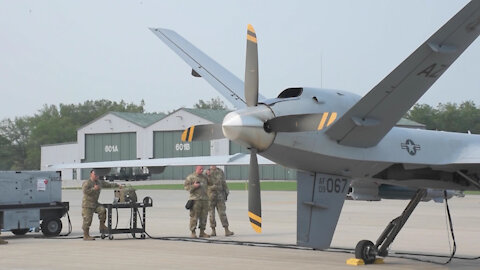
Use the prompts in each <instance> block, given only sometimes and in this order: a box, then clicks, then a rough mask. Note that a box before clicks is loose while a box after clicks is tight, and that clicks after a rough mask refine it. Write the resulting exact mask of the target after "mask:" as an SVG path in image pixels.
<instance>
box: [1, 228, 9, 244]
mask: <svg viewBox="0 0 480 270" xmlns="http://www.w3.org/2000/svg"><path fill="white" fill-rule="evenodd" d="M0 234H2V228H1V227H0ZM5 244H8V241H6V240H3V239H2V238H1V237H0V245H5Z"/></svg>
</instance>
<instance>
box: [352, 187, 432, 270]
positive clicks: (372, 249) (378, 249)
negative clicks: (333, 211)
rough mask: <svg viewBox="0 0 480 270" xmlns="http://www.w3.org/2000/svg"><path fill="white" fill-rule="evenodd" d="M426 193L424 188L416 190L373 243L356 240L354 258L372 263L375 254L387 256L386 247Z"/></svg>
mask: <svg viewBox="0 0 480 270" xmlns="http://www.w3.org/2000/svg"><path fill="white" fill-rule="evenodd" d="M426 193H427V190H426V189H419V190H417V192H416V193H415V195H414V196H413V198H412V199H411V200H410V202H409V203H408V205H407V207H406V208H405V210H403V213H402V214H401V215H400V216H399V217H397V218H395V219H393V220H392V221H390V223H389V224H388V225H387V227H386V228H385V230H384V231H383V232H382V234H381V235H380V237H379V238H378V240H377V242H376V243H375V245H374V244H373V243H372V241H369V240H361V241H360V242H358V244H357V246H356V247H355V258H357V259H362V260H363V262H364V263H365V264H372V263H374V262H375V259H376V257H377V256H381V257H387V256H388V248H389V247H390V245H391V244H392V242H393V240H394V239H395V237H396V236H397V235H398V233H399V232H400V230H401V229H402V228H403V225H405V223H406V222H407V220H408V218H409V217H410V215H411V214H412V212H413V210H415V208H416V207H417V205H418V203H419V202H420V200H421V199H422V198H423V197H424V196H425V194H426Z"/></svg>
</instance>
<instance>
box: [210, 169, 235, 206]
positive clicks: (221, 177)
mask: <svg viewBox="0 0 480 270" xmlns="http://www.w3.org/2000/svg"><path fill="white" fill-rule="evenodd" d="M209 178H210V181H211V185H210V186H208V197H209V198H210V200H222V201H225V200H226V199H227V196H228V194H229V193H230V191H229V190H228V186H227V182H226V181H225V174H224V173H223V171H222V170H221V169H219V168H216V169H215V170H213V171H212V170H210V177H209Z"/></svg>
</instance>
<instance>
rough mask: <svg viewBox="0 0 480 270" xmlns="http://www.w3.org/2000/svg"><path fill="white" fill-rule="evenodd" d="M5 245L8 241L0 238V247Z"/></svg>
mask: <svg viewBox="0 0 480 270" xmlns="http://www.w3.org/2000/svg"><path fill="white" fill-rule="evenodd" d="M5 244H8V241H6V240H3V239H2V238H0V245H5Z"/></svg>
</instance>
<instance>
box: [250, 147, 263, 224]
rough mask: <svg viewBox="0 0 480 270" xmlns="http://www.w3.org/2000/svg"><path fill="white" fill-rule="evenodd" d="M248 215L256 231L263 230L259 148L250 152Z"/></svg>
mask: <svg viewBox="0 0 480 270" xmlns="http://www.w3.org/2000/svg"><path fill="white" fill-rule="evenodd" d="M248 217H249V219H250V225H252V228H253V230H254V231H255V232H257V233H261V232H262V201H261V197H260V177H259V174H258V161H257V150H255V149H252V150H251V153H250V172H249V178H248Z"/></svg>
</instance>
